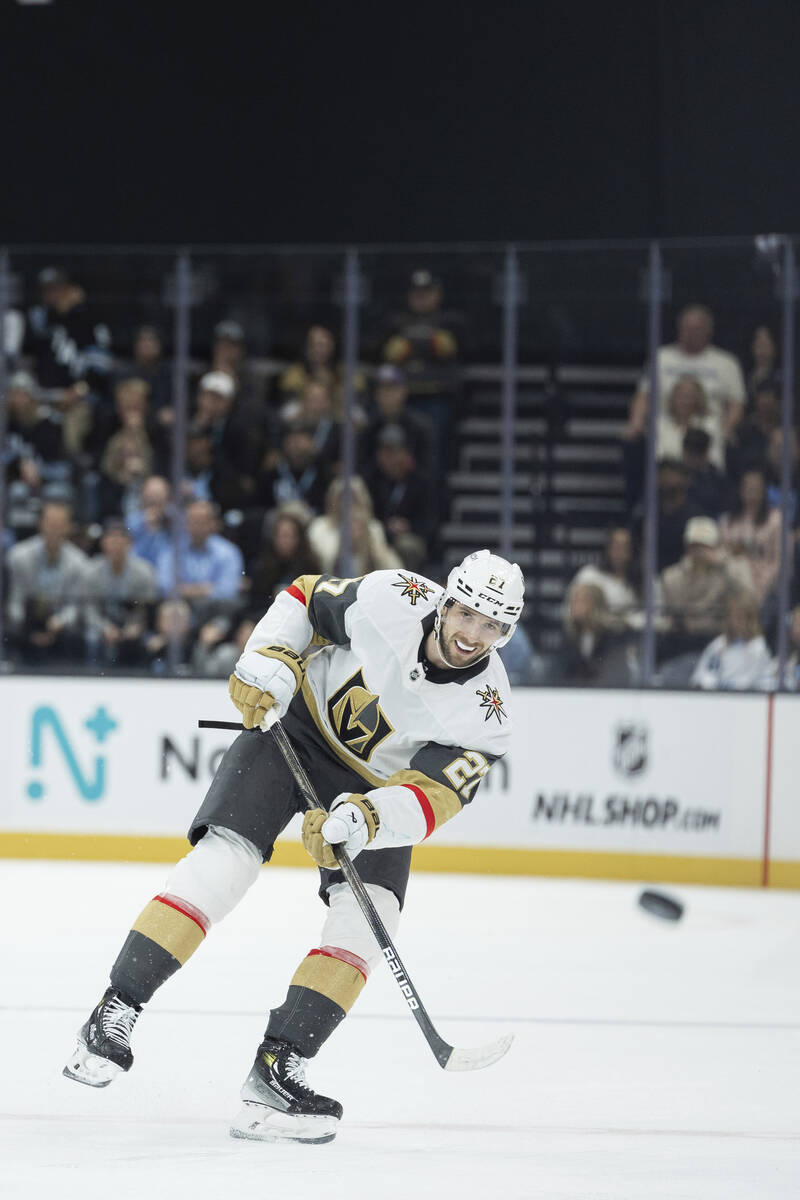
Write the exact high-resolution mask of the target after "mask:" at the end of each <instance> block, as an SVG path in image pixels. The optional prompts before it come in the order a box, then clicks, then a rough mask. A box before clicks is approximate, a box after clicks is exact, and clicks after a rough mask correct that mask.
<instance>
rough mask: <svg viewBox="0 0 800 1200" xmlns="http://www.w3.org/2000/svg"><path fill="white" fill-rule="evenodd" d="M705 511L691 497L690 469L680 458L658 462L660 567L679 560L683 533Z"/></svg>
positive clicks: (660, 568) (662, 567)
mask: <svg viewBox="0 0 800 1200" xmlns="http://www.w3.org/2000/svg"><path fill="white" fill-rule="evenodd" d="M701 515H702V514H701V513H699V512H698V511H697V509H696V508H695V507H694V506H693V505H692V503H691V502H690V500H689V472H688V470H687V468H686V466H685V465H684V463H683V462H682V461H681V460H680V459H677V458H665V459H662V461H661V462H660V463H659V464H658V569H659V571H663V570H664V568H665V567H670V566H672V564H673V563H676V562H678V560H679V559H680V558H681V555H682V554H683V548H684V540H683V533H684V530H685V528H686V522H687V521H688V520H690V518H691V517H695V516H701Z"/></svg>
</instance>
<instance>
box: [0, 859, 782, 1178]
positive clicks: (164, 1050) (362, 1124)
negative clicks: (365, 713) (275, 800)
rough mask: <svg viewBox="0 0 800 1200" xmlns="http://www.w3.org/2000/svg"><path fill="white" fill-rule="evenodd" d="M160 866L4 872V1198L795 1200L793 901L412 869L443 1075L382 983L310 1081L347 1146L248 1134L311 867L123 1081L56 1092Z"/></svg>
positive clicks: (157, 1005) (227, 926)
mask: <svg viewBox="0 0 800 1200" xmlns="http://www.w3.org/2000/svg"><path fill="white" fill-rule="evenodd" d="M165 875H166V870H165V868H163V867H159V866H141V865H127V864H125V865H119V864H114V865H105V864H84V863H36V862H0V912H2V914H3V916H2V929H1V932H0V942H2V946H0V979H1V980H2V987H1V988H0V1053H1V1054H2V1057H1V1058H0V1064H2V1066H1V1069H0V1197H2V1198H3V1200H33V1198H36V1200H39V1198H46V1200H50V1198H51V1197H54V1198H56V1200H73V1198H74V1200H100V1198H101V1197H102V1200H128V1198H133V1197H136V1200H162V1198H164V1200H166V1198H167V1197H170V1198H171V1200H172V1198H174V1200H177V1198H178V1197H187V1200H211V1198H212V1197H213V1198H214V1200H221V1198H224V1200H251V1198H256V1197H258V1198H259V1200H260V1198H262V1197H263V1198H264V1200H266V1198H267V1197H274V1198H275V1200H291V1198H294V1197H303V1198H305V1197H308V1198H309V1200H311V1198H313V1200H323V1198H324V1197H331V1198H333V1197H337V1198H338V1197H341V1198H343V1200H362V1198H363V1200H366V1198H367V1197H369V1200H394V1198H395V1197H401V1196H402V1197H404V1198H405V1200H420V1198H426V1197H435V1198H436V1200H450V1197H453V1198H454V1200H456V1198H457V1200H472V1198H476V1200H477V1198H478V1197H480V1198H481V1200H495V1198H497V1200H501V1198H502V1200H506V1198H509V1200H514V1198H517V1197H520V1198H521V1197H525V1198H526V1200H528V1198H531V1200H532V1198H539V1197H541V1198H542V1200H562V1198H566V1197H569V1198H570V1200H612V1198H613V1200H623V1198H624V1200H650V1198H653V1200H684V1198H686V1200H717V1198H719V1200H740V1198H744V1197H746V1198H747V1200H777V1198H781V1200H782V1198H784V1197H786V1198H787V1200H788V1198H789V1197H791V1198H792V1200H797V1198H798V1197H800V896H797V895H793V894H786V893H765V892H759V891H749V890H741V891H737V890H731V889H718V890H717V889H704V888H688V887H681V888H679V889H674V890H675V892H676V894H678V895H679V896H680V897H681V898H682V899H683V900H684V901H685V902H686V905H687V911H686V915H685V917H684V919H683V921H681V922H680V923H679V924H677V925H673V924H669V923H665V922H661V921H659V920H658V919H657V918H655V917H652V916H649V915H648V914H646V913H644V912H642V911H641V910H640V909H639V908H637V906H636V903H635V898H636V894H637V891H638V888H637V887H636V886H635V885H633V884H612V883H588V882H577V881H561V880H529V879H489V878H484V877H477V876H476V877H469V876H433V875H427V874H417V875H415V876H414V877H413V879H412V885H411V887H410V889H409V899H408V903H407V906H406V913H405V915H404V920H403V923H402V925H401V929H400V933H399V935H398V938H397V942H398V946H399V948H400V951H401V953H402V955H403V959H404V961H405V963H406V965H407V967H408V969H409V971H410V972H411V975H412V978H413V979H414V982H415V984H416V986H417V987H418V988H419V991H420V993H421V995H422V997H423V999H424V1002H425V1004H426V1007H427V1009H428V1011H429V1013H430V1015H431V1017H432V1019H433V1020H434V1022H435V1024H436V1026H437V1028H438V1030H439V1032H440V1033H441V1034H442V1036H443V1037H445V1038H446V1039H447V1040H448V1041H450V1042H453V1043H454V1044H456V1045H458V1046H475V1045H480V1044H482V1043H483V1042H487V1041H491V1040H492V1039H494V1038H496V1037H499V1036H501V1035H502V1034H504V1033H507V1032H513V1033H514V1034H515V1041H514V1044H513V1046H512V1048H511V1050H510V1052H509V1053H508V1054H507V1055H506V1056H505V1057H504V1058H503V1059H501V1060H500V1062H498V1063H496V1064H495V1065H494V1066H492V1067H489V1068H487V1069H486V1070H484V1071H476V1072H471V1073H465V1074H459V1073H455V1074H454V1073H450V1072H445V1071H442V1070H441V1068H440V1067H439V1066H438V1065H437V1063H436V1062H435V1060H434V1058H433V1056H432V1054H431V1053H430V1051H429V1049H428V1047H427V1045H426V1044H425V1042H424V1040H423V1038H422V1036H421V1034H420V1032H419V1030H418V1028H417V1026H416V1023H415V1022H414V1020H413V1018H412V1017H411V1015H410V1013H409V1012H408V1011H407V1009H406V1006H405V1003H404V1001H403V998H402V996H401V995H400V994H399V991H398V990H397V988H396V985H395V984H394V983H393V981H392V980H391V978H390V976H389V973H388V971H384V970H382V969H380V968H379V970H378V972H376V973H375V974H374V976H373V978H372V979H371V980H370V983H369V986H368V987H367V989H366V991H365V992H364V994H363V995H362V997H361V999H360V1000H359V1002H358V1005H357V1007H356V1009H355V1011H354V1012H353V1014H352V1015H351V1016H350V1017H349V1018H348V1020H347V1021H346V1022H345V1023H344V1025H343V1026H342V1027H341V1028H340V1029H339V1030H338V1031H337V1033H336V1034H335V1035H334V1037H333V1038H332V1039H331V1041H330V1042H329V1043H328V1045H327V1046H326V1047H325V1048H324V1050H323V1051H322V1053H321V1054H320V1056H319V1058H318V1059H316V1060H314V1062H313V1063H312V1064H311V1065H310V1068H309V1082H310V1083H311V1084H312V1086H314V1087H316V1088H318V1089H319V1090H321V1091H325V1092H327V1093H328V1094H330V1095H334V1096H337V1097H338V1098H339V1099H340V1100H341V1101H342V1103H343V1104H344V1108H345V1118H344V1121H343V1123H342V1126H341V1130H340V1132H339V1135H338V1137H337V1139H336V1141H335V1142H333V1143H332V1144H331V1145H327V1146H273V1145H265V1144H261V1143H257V1142H246V1141H234V1140H233V1139H231V1138H229V1137H228V1133H227V1128H228V1122H229V1120H230V1119H231V1118H232V1117H233V1116H234V1115H235V1113H236V1112H237V1111H238V1108H239V1100H238V1090H239V1087H240V1085H241V1082H242V1080H243V1079H244V1077H245V1075H246V1074H247V1071H248V1069H249V1067H250V1063H251V1060H252V1055H253V1052H254V1050H255V1047H256V1045H257V1043H258V1041H259V1038H260V1036H261V1032H262V1030H263V1027H264V1023H265V1014H266V1011H267V1009H268V1008H269V1007H270V1005H272V1004H275V1003H277V1002H279V1001H280V1000H281V999H282V998H283V995H284V991H285V987H286V984H287V982H288V979H289V976H290V975H291V973H292V972H293V970H294V968H295V966H296V964H297V962H298V961H299V959H300V958H301V957H302V956H303V954H304V953H305V951H306V949H307V948H309V947H310V946H312V945H315V944H316V943H317V940H318V934H319V929H320V927H321V922H322V913H323V910H322V906H321V905H320V903H319V901H318V900H317V898H316V895H315V874H314V872H313V871H311V870H309V871H307V872H306V871H288V870H284V871H281V870H278V869H266V870H265V871H263V872H262V873H261V877H260V878H259V880H258V882H257V884H256V885H255V887H254V888H253V889H252V891H251V893H250V894H249V895H248V896H247V897H246V898H245V900H244V902H243V903H242V904H241V905H240V907H239V908H238V909H237V910H236V912H234V913H233V914H232V915H231V916H230V917H229V918H228V919H227V920H226V921H225V922H224V923H223V924H221V925H220V926H219V927H218V928H216V929H215V930H213V932H212V933H211V935H210V936H209V938H208V940H207V942H206V944H204V945H203V946H202V947H201V948H200V950H199V951H198V952H197V954H196V955H195V957H194V958H193V959H192V960H191V961H190V962H189V963H188V964H187V966H186V967H185V968H184V969H183V970H182V971H180V972H179V973H178V974H177V975H176V976H175V977H174V978H173V979H172V980H171V981H170V982H169V983H168V984H167V985H166V986H165V987H164V988H163V989H162V991H161V992H160V993H159V994H158V995H157V996H156V997H155V999H154V1000H153V1002H152V1003H151V1004H150V1005H149V1006H148V1008H147V1010H146V1011H145V1013H144V1014H143V1016H142V1018H141V1020H140V1022H139V1024H138V1025H137V1028H136V1031H135V1034H134V1043H133V1045H134V1051H135V1054H136V1063H135V1065H134V1068H133V1070H132V1071H131V1073H130V1074H129V1075H127V1076H123V1077H121V1078H119V1079H117V1080H116V1081H115V1082H114V1083H112V1084H111V1086H110V1087H108V1088H104V1089H101V1090H96V1091H95V1090H92V1089H89V1088H86V1087H82V1086H80V1085H79V1084H76V1083H71V1082H70V1081H68V1080H66V1079H64V1078H62V1076H61V1068H62V1066H63V1064H64V1062H65V1061H66V1058H67V1056H68V1055H69V1053H70V1051H71V1049H72V1046H73V1039H74V1034H75V1031H76V1029H77V1027H78V1025H79V1024H80V1023H81V1022H82V1021H83V1019H84V1018H85V1016H86V1015H87V1013H88V1012H89V1010H90V1009H91V1008H92V1006H93V1005H94V1004H95V1003H96V1001H97V999H98V998H99V996H100V994H101V993H102V991H103V989H104V987H105V983H106V978H107V972H108V968H109V966H110V964H111V962H112V961H113V959H114V957H115V956H116V953H117V951H118V949H119V946H120V944H121V942H122V940H123V937H124V935H125V933H126V932H127V929H128V928H129V926H130V923H131V921H132V920H133V918H134V917H135V916H136V915H137V913H138V912H139V911H140V909H141V908H142V907H143V905H144V903H145V902H146V901H147V900H148V899H150V897H151V896H153V895H154V894H155V893H156V892H158V891H159V890H160V888H161V886H162V883H163V880H164V878H165Z"/></svg>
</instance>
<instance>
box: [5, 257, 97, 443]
mask: <svg viewBox="0 0 800 1200" xmlns="http://www.w3.org/2000/svg"><path fill="white" fill-rule="evenodd" d="M38 284H39V292H40V303H39V304H36V305H34V306H33V307H32V308H31V309H30V310H29V311H28V317H27V328H26V337H25V345H24V349H25V351H26V353H27V354H29V355H30V356H31V357H32V359H33V363H34V372H35V374H36V377H37V379H38V380H39V385H40V386H41V387H42V388H44V389H46V390H47V391H48V392H49V393H50V394H51V398H52V401H53V403H55V404H56V405H57V407H58V409H59V411H60V412H61V416H62V421H63V436H64V444H65V446H66V447H67V450H68V452H69V453H70V454H73V455H77V454H79V453H80V451H81V450H82V448H83V443H84V441H85V439H86V437H87V435H88V433H89V430H90V428H91V424H92V408H93V407H95V406H97V405H98V404H99V403H100V402H101V401H102V399H103V398H104V397H105V396H106V393H107V387H108V381H109V376H110V372H111V366H112V357H111V334H110V332H109V329H108V326H107V325H106V324H105V323H104V322H103V321H101V320H98V319H97V317H96V316H95V315H94V314H93V313H92V311H91V308H90V305H89V303H88V301H87V299H86V293H85V292H84V290H83V288H81V287H79V286H78V285H77V284H75V283H73V282H72V281H71V280H70V278H69V276H68V275H67V273H66V272H65V271H63V270H60V269H59V268H57V267H47V268H45V270H43V271H41V272H40V273H39V277H38Z"/></svg>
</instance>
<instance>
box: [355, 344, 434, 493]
mask: <svg viewBox="0 0 800 1200" xmlns="http://www.w3.org/2000/svg"><path fill="white" fill-rule="evenodd" d="M407 401H408V380H407V379H406V373H405V371H403V370H402V369H401V368H400V367H393V366H392V365H391V363H384V365H383V366H382V367H379V368H378V370H377V373H376V376H375V403H374V406H373V409H372V413H371V416H370V418H369V420H368V422H367V424H366V426H365V428H364V429H363V431H362V433H361V436H360V439H359V460H360V462H361V464H362V467H363V466H365V465H366V464H369V463H372V462H374V460H375V452H376V450H377V445H378V436H379V434H380V432H381V430H382V429H383V428H384V427H385V426H386V425H399V426H400V427H401V429H402V430H403V432H404V434H405V435H406V441H407V442H408V445H409V449H410V450H411V453H412V454H413V455H414V460H415V462H416V464H417V466H418V468H419V469H420V471H421V472H422V473H423V475H425V476H426V477H428V478H429V479H430V478H431V477H432V476H433V474H434V471H435V465H434V464H435V454H434V448H435V436H436V434H435V430H434V427H433V424H432V423H431V421H430V420H429V419H428V418H427V417H425V416H424V415H423V414H422V413H418V412H415V411H414V410H413V409H411V408H409V407H408V404H407Z"/></svg>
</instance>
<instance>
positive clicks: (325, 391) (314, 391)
mask: <svg viewBox="0 0 800 1200" xmlns="http://www.w3.org/2000/svg"><path fill="white" fill-rule="evenodd" d="M281 417H282V419H283V421H284V422H285V424H286V425H297V424H298V423H299V424H302V425H306V426H308V427H309V428H310V429H312V430H313V431H314V449H315V451H316V453H317V455H318V457H319V459H320V460H321V461H322V462H325V463H328V464H329V466H330V468H331V470H333V471H335V470H336V469H337V467H338V463H339V458H340V453H341V449H340V447H341V430H340V426H339V422H338V421H337V419H336V417H335V416H334V411H333V396H332V394H331V390H330V387H329V386H328V384H327V383H322V382H321V381H320V380H318V379H309V381H308V382H307V383H306V385H305V387H304V388H303V390H302V392H301V393H300V394H299V396H296V397H295V398H294V399H293V400H290V401H289V403H288V404H286V405H285V406H284V408H283V409H282V412H281ZM362 417H363V414H361V413H360V412H359V413H356V414H354V420H355V421H356V424H357V425H360V424H361V423H362Z"/></svg>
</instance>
